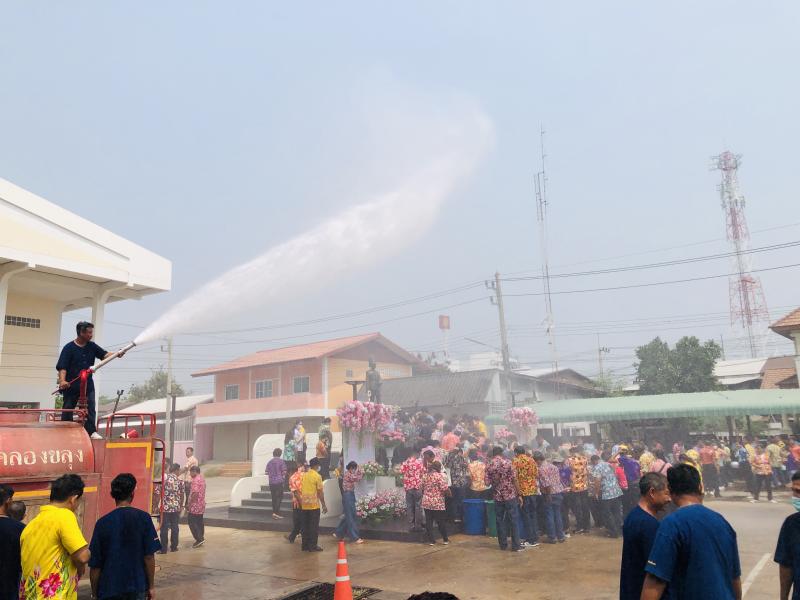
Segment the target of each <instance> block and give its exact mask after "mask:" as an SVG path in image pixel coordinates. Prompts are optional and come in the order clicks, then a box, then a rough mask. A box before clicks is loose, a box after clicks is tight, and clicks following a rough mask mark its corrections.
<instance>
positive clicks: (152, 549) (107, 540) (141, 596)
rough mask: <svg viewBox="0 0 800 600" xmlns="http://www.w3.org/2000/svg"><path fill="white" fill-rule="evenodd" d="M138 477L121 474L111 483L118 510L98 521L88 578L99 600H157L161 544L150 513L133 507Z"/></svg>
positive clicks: (90, 549) (93, 536)
mask: <svg viewBox="0 0 800 600" xmlns="http://www.w3.org/2000/svg"><path fill="white" fill-rule="evenodd" d="M135 489H136V478H135V477H134V476H133V475H131V474H130V473H121V474H119V475H117V476H116V477H115V478H114V480H113V481H112V482H111V496H112V497H113V498H114V501H115V502H116V504H117V508H115V509H114V510H112V511H111V512H110V513H108V514H107V515H106V516H104V517H102V518H101V519H99V520H98V521H97V524H96V525H95V528H94V534H93V535H92V542H91V544H89V551H90V552H91V558H90V559H89V568H90V571H89V579H90V580H91V583H92V598H96V599H97V600H151V599H152V598H154V597H155V590H154V578H155V570H156V561H155V557H154V554H155V553H156V552H157V551H159V550H160V549H161V544H160V543H159V541H158V536H157V535H156V529H155V527H153V520H152V518H151V517H150V515H149V514H147V513H146V512H145V511H143V510H139V509H138V508H134V507H133V506H131V503H132V502H133V494H134V490H135Z"/></svg>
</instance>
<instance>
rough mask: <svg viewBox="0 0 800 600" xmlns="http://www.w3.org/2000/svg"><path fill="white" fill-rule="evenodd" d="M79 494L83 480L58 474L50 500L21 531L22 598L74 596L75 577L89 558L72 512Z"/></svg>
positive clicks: (47, 599) (37, 599)
mask: <svg viewBox="0 0 800 600" xmlns="http://www.w3.org/2000/svg"><path fill="white" fill-rule="evenodd" d="M81 496H83V480H82V479H81V478H80V477H79V476H78V475H75V474H70V475H62V476H61V477H59V478H58V479H56V480H55V481H54V482H53V483H52V484H51V486H50V504H47V505H45V506H42V507H41V509H40V510H39V514H38V515H36V517H34V518H33V519H32V520H31V522H30V523H28V525H27V526H26V527H25V529H24V530H23V531H22V535H21V536H20V553H21V557H22V583H21V586H20V588H21V591H22V594H21V597H23V598H24V599H25V600H77V599H78V581H79V580H80V578H81V577H83V574H84V573H85V571H86V564H87V563H88V562H89V543H88V542H87V541H86V539H85V538H84V537H83V534H82V533H81V528H80V527H79V526H78V519H77V518H76V516H75V511H76V510H77V508H78V504H79V503H80V499H81Z"/></svg>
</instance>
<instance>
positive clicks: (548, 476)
mask: <svg viewBox="0 0 800 600" xmlns="http://www.w3.org/2000/svg"><path fill="white" fill-rule="evenodd" d="M539 486H540V487H541V488H542V491H544V490H545V489H547V491H546V492H544V493H546V494H560V493H561V492H563V491H564V485H563V484H562V483H561V475H560V474H559V472H558V467H557V466H555V465H554V464H551V463H549V462H543V463H542V464H541V465H539Z"/></svg>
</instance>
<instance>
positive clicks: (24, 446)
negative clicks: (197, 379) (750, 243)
mask: <svg viewBox="0 0 800 600" xmlns="http://www.w3.org/2000/svg"><path fill="white" fill-rule="evenodd" d="M62 412H63V411H61V410H52V409H2V410H0V483H5V484H9V485H11V486H12V487H13V488H14V500H22V501H24V502H25V504H26V505H27V507H28V510H27V513H26V515H25V520H26V522H27V521H29V520H30V519H32V518H33V517H35V516H36V515H37V514H38V512H39V508H40V507H41V506H42V505H44V504H47V502H48V501H49V498H50V482H51V481H53V480H54V479H56V478H58V477H60V476H61V475H64V474H65V473H75V474H77V475H80V476H81V478H82V479H83V481H84V483H85V486H86V487H85V488H84V493H83V498H82V501H81V504H80V508H79V509H78V511H77V516H78V523H79V524H80V525H81V529H82V530H83V533H84V535H85V536H86V539H90V538H91V535H92V531H94V524H95V522H96V521H97V519H99V518H100V517H102V516H103V515H105V514H106V513H108V512H109V511H111V510H113V509H114V506H115V505H114V499H113V498H112V497H111V494H110V491H111V480H112V479H114V477H116V476H117V475H118V474H119V473H132V474H133V475H134V476H135V477H136V481H137V485H136V494H135V497H134V501H133V505H134V506H136V507H137V508H141V509H142V510H146V511H149V512H150V513H151V514H154V515H159V516H160V513H161V498H160V490H161V486H162V484H163V477H164V460H165V458H164V442H163V441H162V440H160V439H158V438H156V437H155V432H156V419H155V415H152V414H112V415H109V416H108V417H106V418H105V421H104V422H101V423H100V427H99V428H98V431H99V433H100V434H101V435H103V439H99V440H98V439H91V438H90V437H89V435H88V434H87V433H86V430H85V429H84V428H83V424H82V421H83V419H84V418H85V416H86V413H85V411H83V410H81V409H78V410H75V411H73V412H74V413H76V414H75V416H76V420H75V422H72V421H62V420H61V413H62ZM134 432H135V433H134ZM120 433H124V436H120Z"/></svg>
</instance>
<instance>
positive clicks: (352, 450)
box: [344, 431, 375, 466]
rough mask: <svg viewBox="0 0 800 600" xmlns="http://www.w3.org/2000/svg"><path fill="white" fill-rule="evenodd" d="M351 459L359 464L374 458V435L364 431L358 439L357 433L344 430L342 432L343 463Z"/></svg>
mask: <svg viewBox="0 0 800 600" xmlns="http://www.w3.org/2000/svg"><path fill="white" fill-rule="evenodd" d="M351 460H354V461H356V462H357V463H358V464H359V465H363V464H364V463H365V462H369V461H374V460H375V436H374V435H373V434H372V433H364V434H363V435H362V436H361V439H359V437H358V434H356V433H353V432H350V431H345V433H344V464H345V466H346V465H347V463H349V462H350V461H351Z"/></svg>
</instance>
